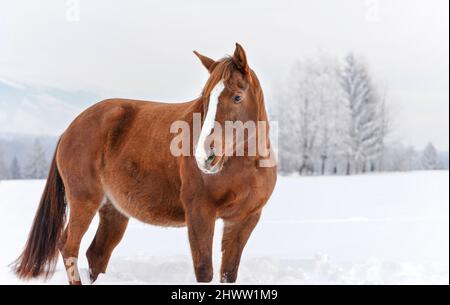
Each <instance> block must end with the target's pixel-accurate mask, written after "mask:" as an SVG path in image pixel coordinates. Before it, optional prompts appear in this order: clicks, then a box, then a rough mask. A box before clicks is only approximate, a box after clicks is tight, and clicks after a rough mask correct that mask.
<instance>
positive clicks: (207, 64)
mask: <svg viewBox="0 0 450 305" xmlns="http://www.w3.org/2000/svg"><path fill="white" fill-rule="evenodd" d="M194 54H195V55H197V57H198V58H199V59H200V61H201V62H202V64H203V66H205V68H206V69H208V71H209V72H211V68H212V65H213V64H214V63H215V61H214V60H213V59H211V58H209V57H207V56H205V55H202V54H200V53H198V52H197V51H194Z"/></svg>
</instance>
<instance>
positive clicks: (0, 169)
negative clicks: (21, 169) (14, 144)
mask: <svg viewBox="0 0 450 305" xmlns="http://www.w3.org/2000/svg"><path fill="white" fill-rule="evenodd" d="M8 178H9V171H8V167H7V166H6V162H5V160H4V158H3V153H2V152H1V151H0V180H3V179H8Z"/></svg>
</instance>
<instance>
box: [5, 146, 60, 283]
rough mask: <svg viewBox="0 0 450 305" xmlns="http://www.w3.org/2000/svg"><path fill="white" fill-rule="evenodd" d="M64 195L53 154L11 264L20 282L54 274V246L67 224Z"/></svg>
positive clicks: (56, 254) (55, 249) (55, 259)
mask: <svg viewBox="0 0 450 305" xmlns="http://www.w3.org/2000/svg"><path fill="white" fill-rule="evenodd" d="M64 194H65V192H64V184H63V181H62V179H61V176H60V174H59V172H58V167H57V165H56V151H55V155H54V156H53V160H52V163H51V166H50V172H49V174H48V178H47V183H46V185H45V189H44V193H43V194H42V198H41V202H40V204H39V208H38V210H37V212H36V216H35V217H34V221H33V226H32V227H31V231H30V234H29V236H28V240H27V243H26V245H25V249H24V250H23V252H22V254H21V255H20V256H19V258H18V259H17V260H16V261H15V262H14V263H13V270H14V272H15V273H16V274H17V275H18V276H19V277H20V278H23V279H30V278H34V277H39V276H42V275H43V276H45V277H48V276H50V275H52V274H53V272H54V270H55V266H56V262H57V259H58V249H57V245H58V241H59V239H60V237H61V234H62V232H63V229H64V225H65V220H66V202H65V198H64Z"/></svg>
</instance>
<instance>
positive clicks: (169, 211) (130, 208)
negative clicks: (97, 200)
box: [106, 188, 185, 227]
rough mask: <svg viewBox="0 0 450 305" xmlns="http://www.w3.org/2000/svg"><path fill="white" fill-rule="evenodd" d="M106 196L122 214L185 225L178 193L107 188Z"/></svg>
mask: <svg viewBox="0 0 450 305" xmlns="http://www.w3.org/2000/svg"><path fill="white" fill-rule="evenodd" d="M106 197H107V198H108V199H109V201H111V203H112V204H113V205H114V206H115V207H116V208H117V210H119V211H120V212H121V213H122V214H124V215H125V216H127V217H129V218H135V219H137V220H139V221H142V222H144V223H148V224H153V225H158V226H172V227H180V226H184V225H185V217H184V209H183V207H182V204H181V202H180V200H179V196H178V195H177V194H173V193H172V194H171V193H166V194H161V193H160V192H148V191H145V190H144V188H142V189H140V190H136V191H120V190H107V191H106Z"/></svg>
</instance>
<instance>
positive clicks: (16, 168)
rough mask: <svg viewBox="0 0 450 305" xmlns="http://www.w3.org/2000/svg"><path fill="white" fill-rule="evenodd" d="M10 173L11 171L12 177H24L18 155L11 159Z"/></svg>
mask: <svg viewBox="0 0 450 305" xmlns="http://www.w3.org/2000/svg"><path fill="white" fill-rule="evenodd" d="M9 173H10V177H11V179H21V178H22V171H21V169H20V164H19V160H17V158H16V157H14V158H13V160H12V161H11V166H10V168H9Z"/></svg>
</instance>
